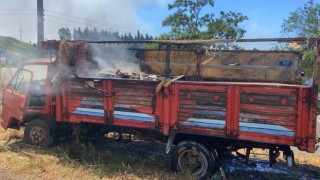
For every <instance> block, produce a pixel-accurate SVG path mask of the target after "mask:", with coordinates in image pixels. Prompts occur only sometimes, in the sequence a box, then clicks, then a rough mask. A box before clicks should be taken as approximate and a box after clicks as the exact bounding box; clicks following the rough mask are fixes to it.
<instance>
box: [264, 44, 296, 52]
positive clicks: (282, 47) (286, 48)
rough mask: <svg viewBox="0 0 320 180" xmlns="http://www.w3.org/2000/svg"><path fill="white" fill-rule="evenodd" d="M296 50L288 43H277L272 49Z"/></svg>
mask: <svg viewBox="0 0 320 180" xmlns="http://www.w3.org/2000/svg"><path fill="white" fill-rule="evenodd" d="M295 50H297V49H294V48H293V47H290V45H289V44H288V43H285V44H279V45H275V46H273V47H272V48H271V49H270V51H295Z"/></svg>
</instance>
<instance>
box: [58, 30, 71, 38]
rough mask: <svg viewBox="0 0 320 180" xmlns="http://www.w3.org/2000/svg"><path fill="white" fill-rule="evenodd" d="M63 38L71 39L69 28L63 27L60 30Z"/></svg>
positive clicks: (59, 32)
mask: <svg viewBox="0 0 320 180" xmlns="http://www.w3.org/2000/svg"><path fill="white" fill-rule="evenodd" d="M58 34H59V37H60V39H61V40H71V32H70V30H69V28H61V29H59V31H58Z"/></svg>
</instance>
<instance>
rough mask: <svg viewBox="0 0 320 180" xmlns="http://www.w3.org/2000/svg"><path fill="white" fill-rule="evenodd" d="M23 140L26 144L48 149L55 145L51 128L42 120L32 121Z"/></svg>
mask: <svg viewBox="0 0 320 180" xmlns="http://www.w3.org/2000/svg"><path fill="white" fill-rule="evenodd" d="M23 139H24V142H25V143H27V144H31V145H38V146H45V147H47V146H50V145H52V144H53V137H52V135H51V134H50V127H49V125H48V123H47V122H45V121H43V120H41V119H35V120H32V121H31V122H29V123H28V124H27V126H26V128H25V131H24V137H23Z"/></svg>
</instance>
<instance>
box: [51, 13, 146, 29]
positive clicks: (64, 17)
mask: <svg viewBox="0 0 320 180" xmlns="http://www.w3.org/2000/svg"><path fill="white" fill-rule="evenodd" d="M45 11H46V12H47V16H54V17H55V18H60V19H65V20H69V19H70V20H71V21H77V22H79V21H81V23H82V24H84V22H85V21H88V20H86V19H82V18H79V17H75V16H70V15H67V14H64V13H60V12H56V11H52V10H45ZM61 16H63V17H61ZM89 22H90V23H92V24H95V25H98V26H99V27H108V28H119V29H123V30H130V31H132V30H133V31H137V30H141V29H138V28H134V27H124V26H119V25H117V24H112V23H106V22H102V21H97V20H91V19H90V20H89ZM142 31H146V30H143V29H142ZM146 32H147V31H146Z"/></svg>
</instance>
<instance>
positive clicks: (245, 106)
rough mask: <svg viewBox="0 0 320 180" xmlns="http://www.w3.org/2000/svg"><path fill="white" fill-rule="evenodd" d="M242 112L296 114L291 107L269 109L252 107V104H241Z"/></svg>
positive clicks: (257, 106)
mask: <svg viewBox="0 0 320 180" xmlns="http://www.w3.org/2000/svg"><path fill="white" fill-rule="evenodd" d="M240 108H241V111H260V112H265V113H274V114H289V115H293V114H296V113H297V112H296V110H295V108H290V107H283V108H281V107H267V106H262V105H250V104H241V105H240Z"/></svg>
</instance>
